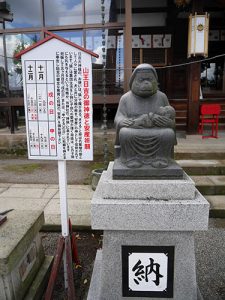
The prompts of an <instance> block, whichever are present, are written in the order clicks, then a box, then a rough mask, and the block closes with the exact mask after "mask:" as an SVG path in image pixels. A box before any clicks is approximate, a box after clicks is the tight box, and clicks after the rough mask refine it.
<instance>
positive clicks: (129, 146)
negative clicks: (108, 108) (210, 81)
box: [115, 64, 176, 177]
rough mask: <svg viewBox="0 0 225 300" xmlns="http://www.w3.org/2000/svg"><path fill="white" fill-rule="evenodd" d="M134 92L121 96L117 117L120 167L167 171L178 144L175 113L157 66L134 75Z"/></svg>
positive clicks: (144, 66) (139, 70) (145, 68)
mask: <svg viewBox="0 0 225 300" xmlns="http://www.w3.org/2000/svg"><path fill="white" fill-rule="evenodd" d="M130 89H131V90H130V91H129V92H127V93H126V94H124V95H123V96H122V97H121V99H120V103H119V106H118V110H117V113H116V116H115V125H116V131H117V137H116V144H115V146H116V147H117V149H118V148H119V149H120V151H119V153H118V159H119V161H120V164H122V165H123V167H126V168H129V169H139V168H141V167H142V166H150V167H151V168H155V169H163V168H167V167H168V166H169V165H170V163H171V161H173V160H172V158H173V149H174V145H175V144H176V134H175V110H174V109H173V108H172V106H170V105H169V102H168V99H167V96H166V95H165V94H164V93H162V92H161V91H159V90H158V76H157V73H156V70H155V69H154V68H153V66H151V65H149V64H141V65H139V66H138V67H137V68H136V69H135V70H134V72H133V74H132V76H131V79H130ZM175 177H176V176H175Z"/></svg>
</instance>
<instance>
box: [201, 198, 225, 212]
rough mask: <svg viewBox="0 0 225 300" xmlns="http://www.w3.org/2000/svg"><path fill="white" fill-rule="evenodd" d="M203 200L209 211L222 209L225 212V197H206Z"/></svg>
mask: <svg viewBox="0 0 225 300" xmlns="http://www.w3.org/2000/svg"><path fill="white" fill-rule="evenodd" d="M205 198H206V200H207V201H208V202H209V203H210V208H211V209H223V210H224V212H225V195H207V196H205Z"/></svg>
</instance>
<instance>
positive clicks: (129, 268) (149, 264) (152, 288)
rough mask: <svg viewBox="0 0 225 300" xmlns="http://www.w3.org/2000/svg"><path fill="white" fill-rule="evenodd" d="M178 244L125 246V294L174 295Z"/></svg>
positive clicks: (123, 252)
mask: <svg viewBox="0 0 225 300" xmlns="http://www.w3.org/2000/svg"><path fill="white" fill-rule="evenodd" d="M173 280H174V246H122V293H123V297H155V298H173Z"/></svg>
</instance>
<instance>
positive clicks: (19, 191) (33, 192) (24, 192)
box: [1, 186, 45, 199]
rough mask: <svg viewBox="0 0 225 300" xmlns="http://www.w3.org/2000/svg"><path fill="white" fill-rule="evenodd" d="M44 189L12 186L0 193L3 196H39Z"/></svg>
mask: <svg viewBox="0 0 225 300" xmlns="http://www.w3.org/2000/svg"><path fill="white" fill-rule="evenodd" d="M44 191H45V189H44V188H36V187H35V186H34V187H30V188H18V187H16V188H13V187H10V188H9V189H7V190H6V191H5V192H3V193H2V194H1V197H3V198H28V199H29V198H34V197H35V198H41V197H42V195H43V193H44Z"/></svg>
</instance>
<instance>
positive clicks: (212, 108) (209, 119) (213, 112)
mask: <svg viewBox="0 0 225 300" xmlns="http://www.w3.org/2000/svg"><path fill="white" fill-rule="evenodd" d="M220 111H221V106H220V105H219V104H203V105H201V108H200V120H199V125H198V132H199V133H201V134H202V138H203V139H204V138H216V139H217V138H218V123H219V114H220ZM204 124H211V126H212V134H211V135H203V131H204Z"/></svg>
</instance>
